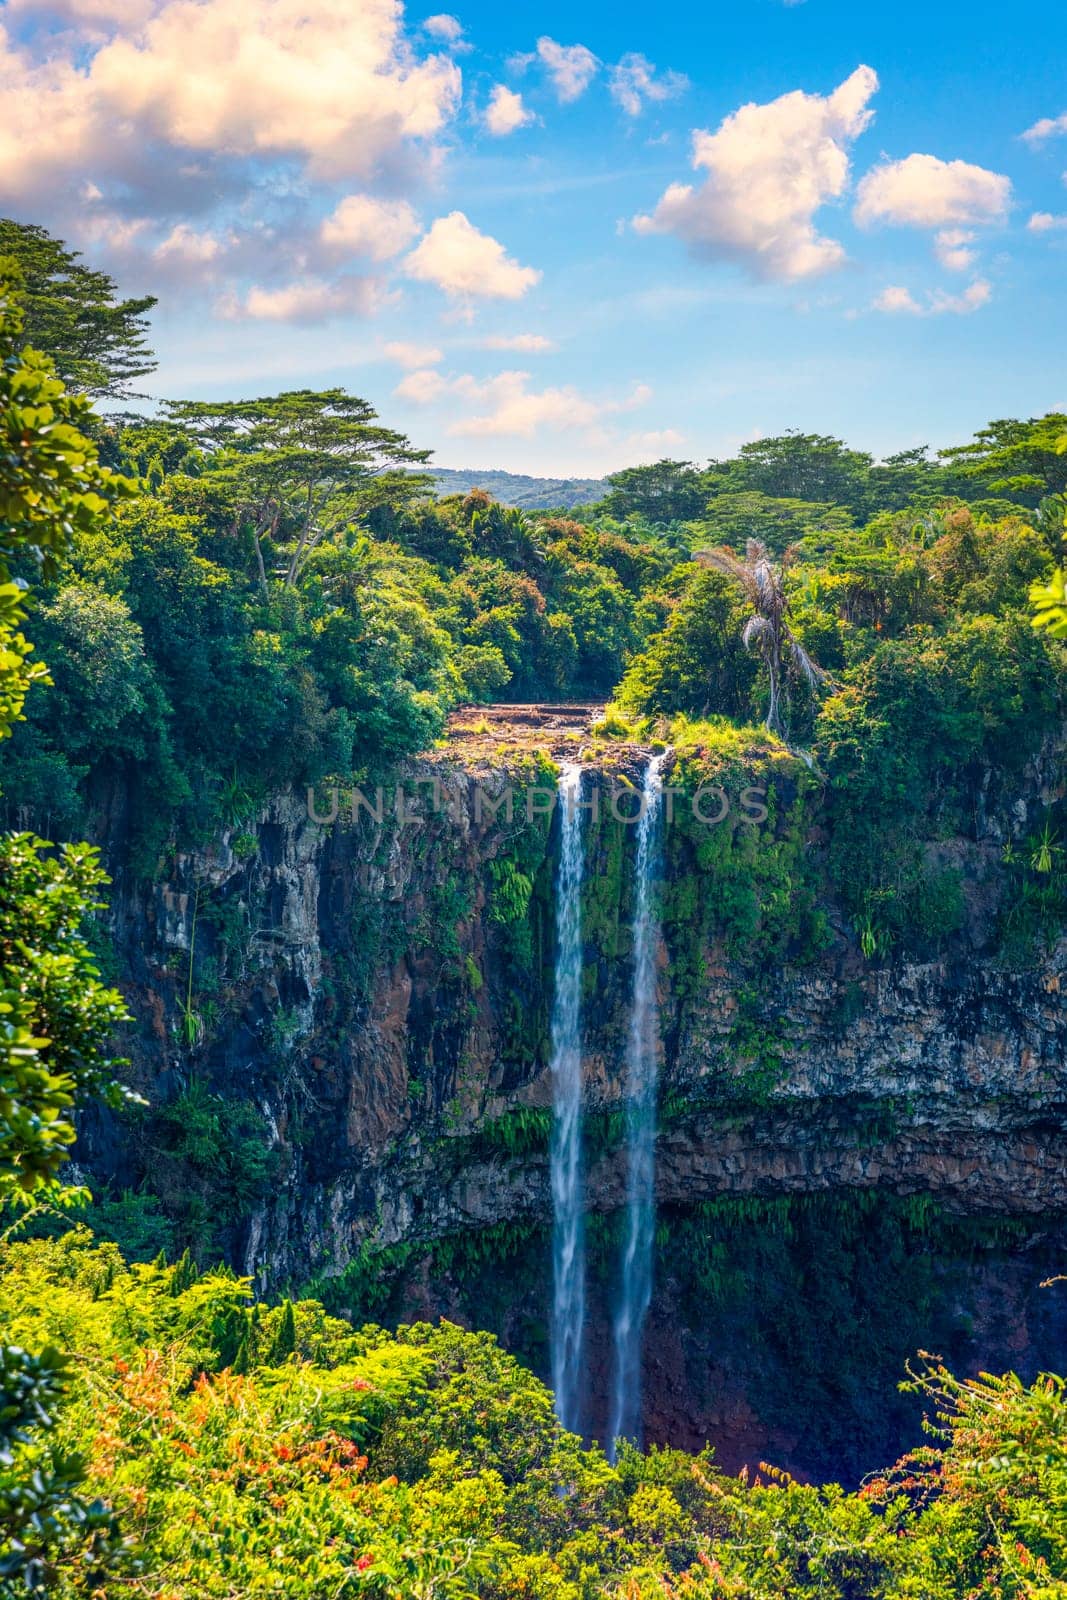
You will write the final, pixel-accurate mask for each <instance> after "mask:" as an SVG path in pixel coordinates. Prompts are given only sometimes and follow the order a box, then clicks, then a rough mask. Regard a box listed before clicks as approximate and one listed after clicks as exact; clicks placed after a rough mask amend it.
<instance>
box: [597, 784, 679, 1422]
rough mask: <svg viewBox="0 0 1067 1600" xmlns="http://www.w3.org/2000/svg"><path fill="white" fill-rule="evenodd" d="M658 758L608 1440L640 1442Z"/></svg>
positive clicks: (647, 1292) (654, 1047)
mask: <svg viewBox="0 0 1067 1600" xmlns="http://www.w3.org/2000/svg"><path fill="white" fill-rule="evenodd" d="M664 760H665V757H663V756H655V757H654V758H653V759H652V761H650V762H649V765H648V767H647V769H646V771H645V781H644V784H643V786H642V792H641V801H642V809H641V815H640V821H639V823H638V831H637V881H636V894H637V904H636V908H635V912H634V990H633V1005H632V1009H631V1012H630V1037H629V1040H628V1043H627V1050H626V1094H627V1107H626V1109H627V1123H628V1157H629V1171H628V1175H627V1184H626V1246H625V1249H624V1252H623V1257H622V1281H621V1285H620V1293H619V1302H618V1309H617V1311H616V1314H615V1389H614V1398H613V1404H612V1414H611V1428H610V1431H609V1433H608V1440H609V1443H610V1445H611V1448H612V1450H614V1442H615V1441H616V1440H617V1439H635V1440H638V1441H639V1435H640V1428H641V1339H642V1333H643V1330H644V1322H645V1313H646V1312H647V1311H648V1305H649V1301H650V1300H651V1298H652V1245H653V1236H654V1232H655V1178H656V1081H657V1077H658V1070H659V1007H658V1004H657V999H656V945H657V943H658V940H659V920H658V917H657V914H656V905H655V899H656V887H657V880H658V878H659V875H660V839H661V826H660V813H661V811H662V802H663V763H664Z"/></svg>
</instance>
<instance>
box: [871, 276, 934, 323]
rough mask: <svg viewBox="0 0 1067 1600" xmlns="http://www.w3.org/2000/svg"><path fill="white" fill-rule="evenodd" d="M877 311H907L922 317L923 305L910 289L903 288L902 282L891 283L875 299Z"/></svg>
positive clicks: (911, 314)
mask: <svg viewBox="0 0 1067 1600" xmlns="http://www.w3.org/2000/svg"><path fill="white" fill-rule="evenodd" d="M874 309H875V311H889V312H900V311H906V312H907V313H908V314H909V315H910V316H913V317H921V316H922V309H923V308H922V306H921V305H920V304H919V302H918V300H916V298H915V296H914V295H913V294H912V292H911V290H910V289H905V288H902V287H901V285H900V284H896V283H894V284H890V285H889V286H888V288H885V289H883V290H882V292H881V294H880V295H878V296H877V297H876V299H875V301H874Z"/></svg>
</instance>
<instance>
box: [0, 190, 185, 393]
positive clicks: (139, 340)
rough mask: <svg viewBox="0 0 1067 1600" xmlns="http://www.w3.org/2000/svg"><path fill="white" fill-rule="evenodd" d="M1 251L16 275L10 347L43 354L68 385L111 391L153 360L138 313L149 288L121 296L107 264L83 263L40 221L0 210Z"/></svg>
mask: <svg viewBox="0 0 1067 1600" xmlns="http://www.w3.org/2000/svg"><path fill="white" fill-rule="evenodd" d="M0 256H6V257H8V258H9V259H10V260H11V261H13V262H14V263H15V264H16V266H17V269H18V272H17V276H18V278H19V279H20V280H21V286H22V288H21V301H22V307H23V321H22V328H21V330H20V332H19V334H18V336H17V344H16V349H19V350H22V349H25V348H33V349H35V350H41V351H43V352H44V354H45V355H47V356H50V357H51V359H52V361H53V362H54V363H55V368H56V371H57V372H58V374H59V376H60V377H61V378H62V379H63V381H64V383H65V384H66V385H67V387H68V388H69V389H71V390H73V391H75V392H77V393H82V394H87V395H93V396H98V397H107V398H109V399H118V398H121V397H122V396H129V395H131V394H132V393H133V390H132V389H131V387H130V386H131V384H132V383H133V382H134V381H135V380H136V379H137V378H144V377H147V375H148V374H149V373H150V372H154V371H155V368H156V359H155V356H154V355H153V354H152V352H151V350H150V349H149V348H148V341H147V335H148V322H147V320H146V317H145V313H146V312H147V311H151V309H152V307H153V306H154V305H155V304H156V300H155V297H154V295H142V296H141V297H140V298H138V299H132V300H120V299H119V298H118V291H117V288H116V285H115V282H114V280H113V279H112V278H110V277H109V276H108V275H107V273H106V272H97V271H95V270H94V269H92V268H91V267H86V266H84V265H83V264H82V262H81V258H80V256H79V253H78V251H77V250H69V249H68V248H67V246H66V245H65V244H64V243H63V241H62V239H54V238H53V237H52V235H51V234H50V233H48V232H47V231H46V230H45V229H44V228H39V227H35V226H33V225H31V224H28V223H22V222H13V221H12V220H11V219H10V218H9V217H0Z"/></svg>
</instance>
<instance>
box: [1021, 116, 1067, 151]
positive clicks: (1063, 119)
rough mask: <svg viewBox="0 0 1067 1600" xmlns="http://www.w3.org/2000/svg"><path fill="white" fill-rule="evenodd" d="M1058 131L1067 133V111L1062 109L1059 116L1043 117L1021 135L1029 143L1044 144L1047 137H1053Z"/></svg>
mask: <svg viewBox="0 0 1067 1600" xmlns="http://www.w3.org/2000/svg"><path fill="white" fill-rule="evenodd" d="M1058 133H1067V111H1061V112H1060V114H1059V116H1058V117H1041V118H1040V120H1039V121H1037V122H1035V123H1034V125H1033V127H1032V128H1027V129H1026V131H1025V133H1023V134H1021V135H1020V137H1021V138H1023V139H1025V140H1026V141H1027V143H1028V144H1043V143H1044V141H1045V140H1046V139H1052V138H1054V137H1055V135H1056V134H1058Z"/></svg>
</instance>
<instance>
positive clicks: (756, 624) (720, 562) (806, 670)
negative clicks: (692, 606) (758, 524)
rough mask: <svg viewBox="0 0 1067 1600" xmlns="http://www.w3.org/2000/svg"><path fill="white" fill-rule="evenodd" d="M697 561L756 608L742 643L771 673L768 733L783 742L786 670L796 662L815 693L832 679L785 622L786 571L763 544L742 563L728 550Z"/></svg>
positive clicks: (755, 543)
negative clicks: (729, 582)
mask: <svg viewBox="0 0 1067 1600" xmlns="http://www.w3.org/2000/svg"><path fill="white" fill-rule="evenodd" d="M695 559H696V560H697V561H699V562H700V563H701V565H702V566H706V567H711V568H713V570H714V571H716V572H722V573H725V574H726V576H727V577H729V578H732V579H733V580H734V582H735V583H736V584H738V585H739V586H740V588H741V589H742V590H743V591H744V594H745V596H746V598H747V600H748V602H749V605H750V606H751V607H752V613H753V614H752V616H751V617H749V619H748V621H747V622H746V623H745V626H744V628H743V630H742V633H741V638H742V641H743V643H744V646H745V649H746V650H751V651H753V652H754V653H755V654H756V655H758V656H759V657H760V658H761V660H762V661H763V664H764V666H765V667H766V668H767V677H768V680H769V689H770V694H769V699H768V702H767V717H766V727H767V731H768V733H774V734H777V735H778V737H779V738H780V739H784V738H785V736H786V735H785V726H784V724H783V722H782V714H781V693H782V683H783V679H784V676H785V670H786V667H787V665H788V664H789V663H790V662H792V664H793V666H795V667H796V668H797V670H798V671H799V673H800V675H801V676H802V678H803V679H804V681H805V682H806V683H807V685H808V687H809V688H811V689H813V690H814V689H817V688H819V687H820V685H822V684H824V683H826V682H827V681H828V674H827V673H825V672H824V671H823V669H822V668H821V667H820V666H819V665H818V664H817V663H816V662H814V661H813V660H812V658H811V656H809V655H808V652H807V651H806V650H805V649H804V646H803V645H802V644H801V643H800V641H799V639H797V638H796V636H795V635H794V633H793V631H792V629H791V628H790V626H789V623H788V622H787V621H786V617H787V614H788V611H789V601H788V599H787V598H786V593H785V585H784V583H783V582H782V569H781V568H780V567H776V566H774V565H773V564H772V563H771V561H770V558H769V557H768V554H767V550H766V547H765V546H764V545H762V544H760V542H759V540H758V539H750V540H749V541H748V544H747V545H746V547H745V559H744V560H743V561H741V560H740V559H739V558H738V557H737V556H736V555H734V553H733V551H732V550H726V549H722V550H698V551H697V553H696V557H695Z"/></svg>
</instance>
